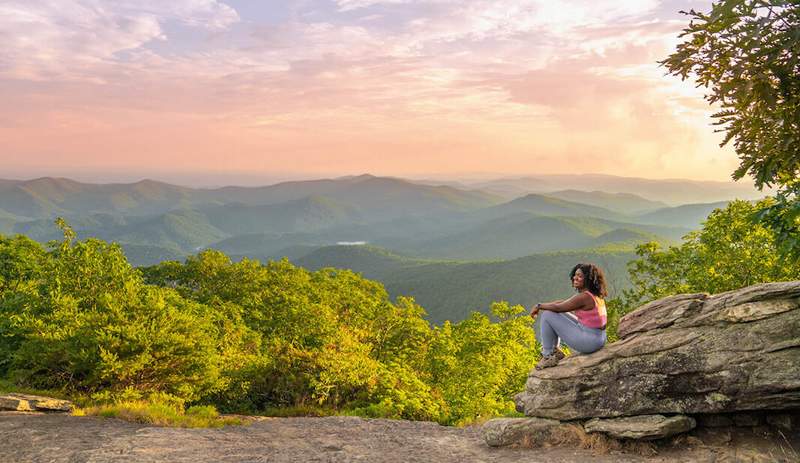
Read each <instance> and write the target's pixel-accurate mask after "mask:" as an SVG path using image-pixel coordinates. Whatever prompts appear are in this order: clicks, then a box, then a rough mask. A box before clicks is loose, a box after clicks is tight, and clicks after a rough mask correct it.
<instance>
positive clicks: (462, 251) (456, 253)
mask: <svg viewBox="0 0 800 463" xmlns="http://www.w3.org/2000/svg"><path fill="white" fill-rule="evenodd" d="M603 231H607V229H601V230H600V231H599V232H598V233H595V235H597V234H599V233H602V232H603ZM593 237H594V236H593V235H592V234H590V233H589V231H588V230H586V229H585V228H584V227H581V226H580V224H575V223H572V222H570V221H568V220H566V218H564V217H541V216H534V215H532V214H530V213H518V214H513V215H509V216H506V217H502V218H499V219H496V220H493V221H490V222H487V223H485V224H482V225H479V226H477V227H473V228H470V229H468V230H466V231H464V232H460V233H455V234H453V235H450V236H446V237H443V238H438V239H435V240H432V241H429V242H426V243H421V244H420V245H419V246H418V247H417V250H418V251H417V255H424V256H430V257H435V258H452V259H510V258H515V257H520V256H526V255H530V254H536V253H540V252H546V251H552V250H558V249H574V248H582V247H586V246H588V245H589V244H590V242H591V241H592V238H593Z"/></svg>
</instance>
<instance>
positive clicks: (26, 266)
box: [0, 200, 800, 424]
mask: <svg viewBox="0 0 800 463" xmlns="http://www.w3.org/2000/svg"><path fill="white" fill-rule="evenodd" d="M768 201H769V200H768ZM763 206H764V205H763V204H756V205H754V204H751V203H749V202H745V201H734V202H732V203H731V204H730V205H729V206H728V207H727V208H726V209H719V210H717V211H715V212H713V213H712V214H711V216H709V218H708V220H707V221H706V222H705V225H704V227H703V229H702V230H700V231H698V232H696V233H692V234H690V235H688V236H687V237H686V239H685V241H684V243H683V244H682V245H680V246H673V247H670V248H667V249H662V248H661V247H660V245H659V244H657V243H652V244H647V245H642V246H640V247H639V249H638V252H639V259H637V260H634V261H633V262H632V263H631V264H630V270H631V273H632V274H631V279H632V281H633V282H634V287H633V288H632V289H629V290H627V291H625V292H624V295H623V296H622V297H620V298H618V299H615V300H613V301H610V304H609V307H610V310H611V321H612V324H611V336H610V337H611V339H612V340H613V338H614V329H615V328H614V327H615V323H616V322H618V320H619V316H620V315H622V314H623V313H625V312H627V311H629V310H631V309H633V308H635V306H637V305H638V304H640V303H643V302H646V301H647V300H651V299H654V298H657V297H661V296H663V295H667V294H673V293H675V292H683V291H692V292H694V291H712V292H719V291H725V290H728V289H734V288H738V287H741V286H743V285H747V284H753V283H757V282H762V281H775V280H788V279H793V278H796V275H797V274H798V270H800V268H798V265H797V263H796V261H793V260H791V258H790V257H789V256H788V255H783V254H781V250H780V248H779V247H778V246H776V243H775V239H774V235H773V234H772V233H771V232H770V231H769V230H767V229H766V228H763V227H762V226H760V225H753V223H752V221H751V219H750V217H751V216H752V215H753V213H754V212H755V211H757V210H758V208H759V207H763ZM59 226H60V227H61V229H62V231H63V235H64V237H63V239H62V240H60V241H53V242H51V243H50V244H49V245H48V246H46V247H43V246H41V245H40V244H38V243H37V242H35V241H33V240H31V239H29V238H27V237H25V236H22V235H17V236H13V237H1V238H0V311H2V317H0V350H2V355H1V356H0V375H2V377H3V378H5V381H6V382H7V383H11V384H14V385H16V386H21V387H28V388H36V389H45V390H56V391H61V392H62V393H65V394H68V395H70V396H73V397H80V398H83V399H84V400H88V401H94V402H101V403H102V402H113V401H120V400H134V399H145V400H155V401H162V402H163V401H166V402H169V403H172V404H177V405H178V406H183V405H184V404H207V405H213V406H215V407H217V408H218V409H220V410H221V411H228V412H245V413H270V412H274V411H275V410H276V409H282V410H290V411H291V410H294V411H295V412H297V413H302V412H307V411H308V410H317V411H320V410H324V411H326V412H331V413H333V412H336V413H352V414H358V415H363V416H373V417H375V416H380V417H394V418H405V419H418V420H435V421H438V422H440V423H445V424H463V423H467V422H471V421H474V420H477V419H482V418H485V417H489V416H494V415H498V414H508V413H512V412H513V404H512V402H511V397H512V396H513V394H514V393H516V392H518V391H519V390H521V389H522V387H523V384H524V382H525V379H526V376H527V372H528V371H529V369H530V368H531V366H532V365H533V364H534V363H535V361H536V357H537V346H536V340H535V339H534V336H533V330H532V329H531V324H532V320H531V318H530V317H528V316H527V310H526V308H525V307H522V306H511V305H509V304H508V303H506V302H502V301H498V302H495V303H493V304H492V305H491V313H492V316H487V315H485V314H481V313H479V312H473V313H472V314H471V315H470V316H469V317H467V318H466V319H464V320H463V321H460V322H458V323H450V322H447V321H446V322H444V323H443V324H441V325H440V326H434V325H431V323H430V322H429V321H428V320H427V318H426V314H425V310H424V308H423V307H421V306H419V305H418V304H417V303H416V302H415V301H414V300H413V299H411V298H407V297H397V298H396V299H395V300H391V299H390V297H389V295H388V293H387V292H386V290H385V289H384V287H383V286H382V285H381V284H380V283H377V282H374V281H370V280H367V279H365V278H363V277H362V276H360V275H358V274H356V273H354V272H352V271H349V270H341V269H334V268H323V269H320V270H316V271H308V270H305V269H303V268H300V267H296V266H294V265H292V264H291V263H289V262H288V261H287V260H282V261H270V262H267V263H265V264H261V263H259V262H257V261H253V260H249V259H243V260H241V261H239V262H233V261H231V259H230V258H229V257H228V256H226V255H225V254H223V253H221V252H219V251H211V250H208V251H204V252H201V253H199V254H197V255H194V256H191V257H189V258H188V259H186V260H185V262H183V263H179V262H177V261H173V262H164V263H161V264H159V265H156V266H153V267H149V268H144V269H138V268H135V267H133V266H131V265H130V263H129V262H128V261H127V259H126V257H125V255H124V253H123V251H122V249H121V248H120V246H119V245H117V244H113V243H107V242H104V241H101V240H98V239H88V240H83V241H81V240H77V239H76V238H75V234H74V232H73V231H72V229H71V228H70V227H69V226H68V225H67V224H66V223H65V222H63V221H59ZM561 270H563V273H565V278H566V273H567V272H568V271H569V268H564V269H561Z"/></svg>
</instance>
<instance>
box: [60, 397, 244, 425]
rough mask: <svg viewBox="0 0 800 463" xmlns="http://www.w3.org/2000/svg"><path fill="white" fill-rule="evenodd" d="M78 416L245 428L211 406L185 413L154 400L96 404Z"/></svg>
mask: <svg viewBox="0 0 800 463" xmlns="http://www.w3.org/2000/svg"><path fill="white" fill-rule="evenodd" d="M72 414H73V415H74V416H87V415H88V416H102V417H105V418H120V419H123V420H126V421H133V422H136V423H143V424H153V425H156V426H170V427H178V428H221V427H223V426H228V425H241V424H243V421H242V419H241V418H234V417H221V416H219V413H218V412H217V409H216V408H214V407H213V406H210V405H195V406H193V407H189V408H187V409H186V410H184V409H183V408H182V407H175V406H174V405H172V404H168V403H162V402H157V401H156V402H154V401H144V400H135V401H121V402H115V403H108V404H102V405H93V406H89V407H86V408H76V409H75V410H73V412H72Z"/></svg>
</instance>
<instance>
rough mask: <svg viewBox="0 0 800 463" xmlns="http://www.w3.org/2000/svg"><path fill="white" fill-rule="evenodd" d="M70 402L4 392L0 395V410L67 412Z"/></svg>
mask: <svg viewBox="0 0 800 463" xmlns="http://www.w3.org/2000/svg"><path fill="white" fill-rule="evenodd" d="M72 407H73V405H72V402H70V401H68V400H61V399H54V398H52V397H44V396H38V395H30V394H16V393H14V394H5V395H2V396H0V410H14V411H46V412H68V411H70V410H72Z"/></svg>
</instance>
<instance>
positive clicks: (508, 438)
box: [481, 418, 561, 447]
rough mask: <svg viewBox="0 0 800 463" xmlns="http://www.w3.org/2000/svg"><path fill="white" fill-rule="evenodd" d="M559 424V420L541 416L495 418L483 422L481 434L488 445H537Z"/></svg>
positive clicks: (545, 439)
mask: <svg viewBox="0 0 800 463" xmlns="http://www.w3.org/2000/svg"><path fill="white" fill-rule="evenodd" d="M559 426H561V422H560V421H556V420H548V419H543V418H495V419H493V420H489V421H487V422H486V423H484V425H483V426H482V427H481V434H482V435H483V440H484V441H486V444H487V445H488V446H489V447H503V446H506V445H525V446H530V447H539V446H541V445H542V444H543V443H544V442H545V441H547V439H548V438H549V437H550V433H551V432H552V431H553V430H554V429H556V428H558V427H559Z"/></svg>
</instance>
